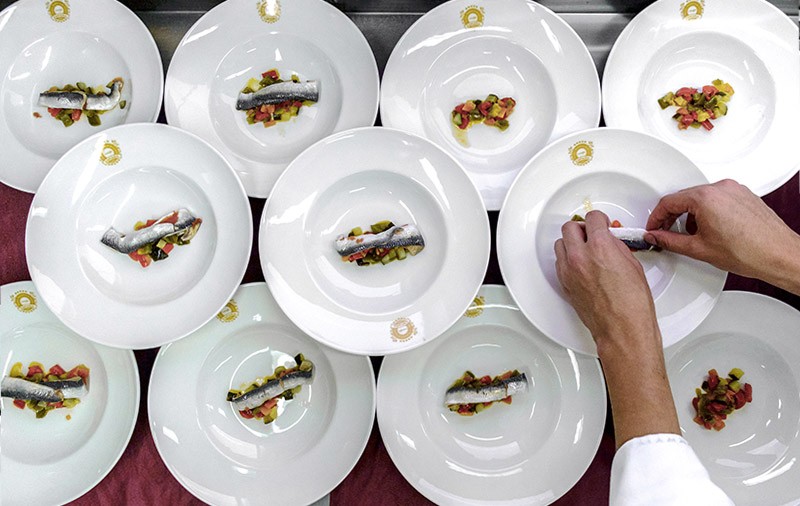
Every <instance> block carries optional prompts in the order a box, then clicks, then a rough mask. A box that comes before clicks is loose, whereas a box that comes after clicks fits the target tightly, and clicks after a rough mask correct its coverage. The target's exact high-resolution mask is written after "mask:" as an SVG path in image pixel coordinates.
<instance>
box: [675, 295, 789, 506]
mask: <svg viewBox="0 0 800 506" xmlns="http://www.w3.org/2000/svg"><path fill="white" fill-rule="evenodd" d="M740 301H746V302H748V303H753V302H755V304H757V305H763V306H772V309H774V310H775V311H776V312H785V313H786V314H787V315H788V314H791V315H792V317H793V318H794V319H796V320H798V321H800V310H798V309H797V308H795V307H794V306H792V305H790V304H788V303H786V302H784V301H782V300H780V299H777V298H775V297H772V296H769V295H767V294H764V293H760V292H753V291H749V290H725V291H723V292H722V295H721V296H720V299H719V301H718V303H717V304H716V305H715V306H714V311H715V312H717V311H725V312H727V311H729V309H728V308H727V307H726V305H730V306H734V308H735V307H736V306H738V305H740ZM750 307H752V306H750ZM710 316H711V315H709V317H710ZM709 317H707V318H706V319H705V320H704V321H703V323H704V324H706V323H707V322H708V320H709ZM784 328H785V327H784ZM697 330H698V329H695V330H694V331H692V333H691V334H690V335H689V336H687V339H685V340H682V341H680V342H678V343H675V344H673V345H672V346H669V347H667V348H665V349H664V359H665V362H666V364H667V372H669V363H670V361H671V360H672V359H674V358H675V356H676V355H677V354H678V353H680V352H681V350H682V348H683V346H684V345H692V344H697V343H701V342H702V339H703V338H704V337H705V336H707V335H708V334H709V332H708V331H707V330H706V329H705V328H703V329H702V330H703V334H699V333H698V332H697ZM749 337H751V338H753V339H754V340H757V341H758V342H760V343H762V344H765V345H767V346H768V347H769V348H770V349H771V350H773V351H776V352H777V350H776V349H775V348H774V347H773V346H772V342H774V341H775V340H776V339H775V336H774V335H773V334H762V335H759V336H752V335H751V336H749ZM691 341H694V343H693V342H691ZM787 346H788V347H791V345H790V344H787ZM793 351H794V354H795V355H796V356H797V357H800V350H797V349H796V348H794V349H793ZM787 364H788V365H790V366H792V365H793V366H794V368H795V370H794V371H793V372H795V373H796V374H795V381H796V382H797V384H798V385H800V363H797V362H790V361H788V360H787ZM667 379H668V381H670V383H672V380H671V378H670V377H669V375H668V378H667ZM795 401H796V402H798V405H800V400H799V399H795ZM675 407H676V409H678V410H680V409H681V406H680V405H679V404H678V401H677V400H675ZM797 427H800V419H798V420H797ZM681 432H682V433H681V436H682V437H684V438H685V437H686V435H685V431H681ZM792 451H794V455H795V457H796V456H797V455H798V454H800V439H797V438H795V439H793V441H792V445H791V446H790V447H788V448H787V453H790V452H792ZM795 474H797V475H798V476H800V470H798V469H795ZM779 476H780V475H779ZM777 477H778V476H776V478H777ZM734 481H737V482H738V483H737V485H736V486H737V488H738V487H739V486H741V479H736V480H734ZM753 486H756V487H759V488H765V491H766V488H769V487H770V483H769V481H767V482H762V483H758V484H754V485H753ZM770 490H772V488H770ZM798 498H800V491H798V492H797V493H796V494H795V497H794V499H793V500H792V501H794V500H797V499H798ZM790 502H791V501H790ZM786 504H787V505H788V504H790V503H786Z"/></svg>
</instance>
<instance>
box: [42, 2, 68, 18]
mask: <svg viewBox="0 0 800 506" xmlns="http://www.w3.org/2000/svg"><path fill="white" fill-rule="evenodd" d="M45 5H46V6H47V13H48V14H49V15H50V19H52V20H53V21H55V22H56V23H63V22H64V21H66V20H68V19H69V0H50V1H49V2H47V4H45Z"/></svg>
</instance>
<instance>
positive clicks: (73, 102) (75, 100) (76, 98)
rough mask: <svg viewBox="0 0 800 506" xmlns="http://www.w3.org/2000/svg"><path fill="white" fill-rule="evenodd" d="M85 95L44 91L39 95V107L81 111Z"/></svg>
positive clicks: (71, 92)
mask: <svg viewBox="0 0 800 506" xmlns="http://www.w3.org/2000/svg"><path fill="white" fill-rule="evenodd" d="M84 105H86V93H84V92H82V91H79V90H75V91H45V92H44V93H40V94H39V106H41V107H48V108H52V109H83V106H84Z"/></svg>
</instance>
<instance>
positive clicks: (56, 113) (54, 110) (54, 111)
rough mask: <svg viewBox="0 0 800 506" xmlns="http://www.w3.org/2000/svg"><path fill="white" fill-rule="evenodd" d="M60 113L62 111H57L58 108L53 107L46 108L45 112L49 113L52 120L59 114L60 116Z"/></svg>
mask: <svg viewBox="0 0 800 506" xmlns="http://www.w3.org/2000/svg"><path fill="white" fill-rule="evenodd" d="M61 111H62V109H58V108H55V107H48V108H47V112H49V113H50V116H52V117H54V118H55V117H56V116H58V115H59V114H61Z"/></svg>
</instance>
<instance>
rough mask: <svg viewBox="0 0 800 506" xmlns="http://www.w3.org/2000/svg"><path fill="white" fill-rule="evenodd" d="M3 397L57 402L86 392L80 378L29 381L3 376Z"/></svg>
mask: <svg viewBox="0 0 800 506" xmlns="http://www.w3.org/2000/svg"><path fill="white" fill-rule="evenodd" d="M0 390H2V396H3V397H11V398H13V399H20V400H34V401H45V402H59V401H63V400H64V399H74V398H80V397H84V396H85V395H86V394H87V393H88V391H89V390H88V388H87V386H86V383H84V381H83V379H82V378H70V379H66V380H58V381H42V382H39V383H37V382H35V381H29V380H26V379H24V378H12V377H11V376H5V377H3V381H2V387H0Z"/></svg>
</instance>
